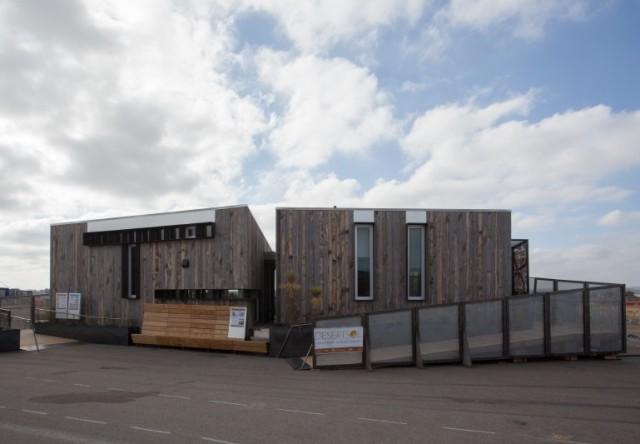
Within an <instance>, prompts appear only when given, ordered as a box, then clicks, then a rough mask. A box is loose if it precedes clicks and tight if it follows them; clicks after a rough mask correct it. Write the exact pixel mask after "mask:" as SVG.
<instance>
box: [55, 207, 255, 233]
mask: <svg viewBox="0 0 640 444" xmlns="http://www.w3.org/2000/svg"><path fill="white" fill-rule="evenodd" d="M227 208H248V205H246V204H240V205H227V206H221V207H208V208H196V209H192V210H178V211H166V212H162V213H146V214H135V215H131V216H116V217H106V218H102V219H85V220H74V221H68V222H57V223H53V224H51V226H59V225H73V224H81V223H87V224H89V223H94V224H96V225H97V226H99V225H104V226H109V225H111V222H113V223H116V224H117V223H118V222H122V221H131V222H132V223H134V224H136V223H137V222H140V223H154V222H153V221H154V220H162V221H163V222H162V224H163V225H181V224H182V222H183V221H186V222H184V223H186V224H188V223H198V220H200V219H202V217H207V216H208V215H212V214H213V219H212V220H210V222H215V211H216V210H223V209H227ZM172 220H176V221H178V222H180V223H175V224H172V223H164V221H169V222H171V221H172ZM202 222H209V220H206V221H202ZM149 226H154V225H145V226H144V227H142V226H140V227H135V228H146V227H149ZM156 226H161V225H156ZM115 229H118V228H115ZM94 231H97V230H94ZM104 231H109V230H104Z"/></svg>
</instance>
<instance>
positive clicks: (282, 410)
mask: <svg viewBox="0 0 640 444" xmlns="http://www.w3.org/2000/svg"><path fill="white" fill-rule="evenodd" d="M278 410H279V411H281V412H286V413H301V414H303V415H319V416H324V415H325V414H324V413H320V412H309V411H307V410H294V409H278Z"/></svg>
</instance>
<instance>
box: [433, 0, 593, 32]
mask: <svg viewBox="0 0 640 444" xmlns="http://www.w3.org/2000/svg"><path fill="white" fill-rule="evenodd" d="M588 6H589V2H588V1H585V0H451V1H450V2H449V4H448V6H447V7H446V8H445V9H444V10H443V14H444V15H445V16H446V18H447V20H448V21H449V23H450V24H451V25H453V26H465V27H470V28H474V29H480V30H484V29H487V28H489V27H490V26H493V25H496V24H504V23H508V24H510V26H511V27H512V29H513V32H514V34H515V35H517V36H520V37H526V38H538V37H541V36H542V34H543V32H544V27H545V25H546V24H547V23H548V22H550V21H552V20H576V19H580V18H583V17H585V15H586V13H587V9H588Z"/></svg>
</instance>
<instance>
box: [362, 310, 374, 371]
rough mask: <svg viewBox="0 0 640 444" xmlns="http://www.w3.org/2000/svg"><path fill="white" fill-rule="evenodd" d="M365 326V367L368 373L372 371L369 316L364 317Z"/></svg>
mask: <svg viewBox="0 0 640 444" xmlns="http://www.w3.org/2000/svg"><path fill="white" fill-rule="evenodd" d="M364 326H365V329H364V366H365V368H366V369H367V370H368V371H372V370H373V366H372V365H371V345H370V342H369V315H364Z"/></svg>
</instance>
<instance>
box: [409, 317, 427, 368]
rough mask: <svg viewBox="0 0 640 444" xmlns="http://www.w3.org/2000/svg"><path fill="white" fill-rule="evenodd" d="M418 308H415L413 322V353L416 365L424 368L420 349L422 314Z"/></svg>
mask: <svg viewBox="0 0 640 444" xmlns="http://www.w3.org/2000/svg"><path fill="white" fill-rule="evenodd" d="M418 310H419V309H418V308H414V309H413V315H412V322H413V344H414V346H413V353H414V357H415V362H416V367H418V368H424V363H423V362H422V351H421V349H420V315H419V313H418Z"/></svg>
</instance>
